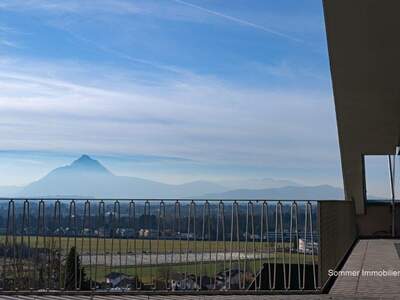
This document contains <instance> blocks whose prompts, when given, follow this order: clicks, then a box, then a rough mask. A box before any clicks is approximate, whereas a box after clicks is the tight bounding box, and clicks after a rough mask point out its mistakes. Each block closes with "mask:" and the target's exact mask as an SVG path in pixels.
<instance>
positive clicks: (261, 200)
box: [0, 197, 344, 202]
mask: <svg viewBox="0 0 400 300" xmlns="http://www.w3.org/2000/svg"><path fill="white" fill-rule="evenodd" d="M10 200H14V201H25V200H34V201H35V200H36V201H41V200H46V201H57V200H59V201H72V200H74V201H87V200H89V201H149V202H160V201H164V202H165V201H200V202H205V201H208V202H221V201H223V202H235V201H236V202H248V201H252V202H264V201H268V202H320V201H344V200H339V199H324V200H321V199H304V200H296V199H262V198H260V199H208V198H72V197H71V198H66V197H0V201H10Z"/></svg>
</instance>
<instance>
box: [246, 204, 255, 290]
mask: <svg viewBox="0 0 400 300" xmlns="http://www.w3.org/2000/svg"><path fill="white" fill-rule="evenodd" d="M250 208H251V210H250V213H251V214H250V216H251V234H252V235H253V258H252V259H253V273H254V289H255V290H257V267H256V240H255V227H254V203H253V202H251V207H250ZM244 276H245V279H246V274H245V275H244ZM249 288H250V287H249Z"/></svg>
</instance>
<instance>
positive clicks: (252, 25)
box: [171, 0, 303, 43]
mask: <svg viewBox="0 0 400 300" xmlns="http://www.w3.org/2000/svg"><path fill="white" fill-rule="evenodd" d="M171 1H174V2H176V3H179V4H182V5H186V6H190V7H192V8H196V9H199V10H201V11H204V12H206V13H208V14H211V15H214V16H218V17H221V18H224V19H226V20H229V21H232V22H236V23H238V24H241V25H244V26H249V27H252V28H255V29H258V30H262V31H265V32H267V33H270V34H273V35H275V36H279V37H281V38H285V39H288V40H291V41H294V42H298V43H301V42H303V41H302V40H300V39H298V38H295V37H293V36H290V35H288V34H285V33H283V32H280V31H276V30H274V29H270V28H267V27H264V26H261V25H258V24H255V23H252V22H249V21H246V20H243V19H239V18H236V17H232V16H229V15H225V14H222V13H220V12H217V11H214V10H210V9H208V8H205V7H202V6H198V5H196V4H193V3H189V2H186V1H183V0H171Z"/></svg>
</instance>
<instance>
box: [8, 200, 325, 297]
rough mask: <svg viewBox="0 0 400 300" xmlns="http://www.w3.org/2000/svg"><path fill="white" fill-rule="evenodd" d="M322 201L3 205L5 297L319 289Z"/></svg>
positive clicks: (31, 202) (24, 202)
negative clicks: (18, 294)
mask: <svg viewBox="0 0 400 300" xmlns="http://www.w3.org/2000/svg"><path fill="white" fill-rule="evenodd" d="M317 206H318V203H317V202H316V201H264V200H251V201H250V200H240V201H239V200H236V201H234V200H223V201H214V200H190V199H189V200H185V199H184V200H136V199H135V200H114V199H113V200H97V199H96V200H83V199H73V200H68V199H3V200H1V201H0V265H1V269H0V293H9V292H24V291H26V292H30V293H35V292H37V293H50V292H60V293H63V292H99V293H117V292H118V293H119V292H122V293H142V292H143V293H145V292H154V291H160V292H162V291H170V292H172V291H175V292H189V293H190V292H193V291H197V292H199V291H200V292H213V293H224V292H229V293H236V292H238V293H250V292H274V291H276V292H290V291H296V292H310V291H314V292H315V291H319V289H320V283H319V274H318V272H319V271H318V264H319V258H318V257H319V231H318V225H317V219H318V218H317Z"/></svg>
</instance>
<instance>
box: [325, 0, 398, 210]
mask: <svg viewBox="0 0 400 300" xmlns="http://www.w3.org/2000/svg"><path fill="white" fill-rule="evenodd" d="M324 11H325V23H326V32H327V38H328V48H329V57H330V64H331V74H332V82H333V92H334V97H335V106H336V115H337V122H338V132H339V142H340V150H341V157H342V168H343V179H344V186H345V191H346V198H347V199H353V200H354V201H355V202H356V210H357V212H358V213H363V212H364V202H365V199H364V198H365V197H364V194H365V193H364V190H365V185H364V175H363V159H362V156H363V155H368V154H389V153H394V151H395V147H396V146H397V145H398V144H399V139H400V1H399V0H351V1H349V0H324ZM388 184H389V183H388Z"/></svg>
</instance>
